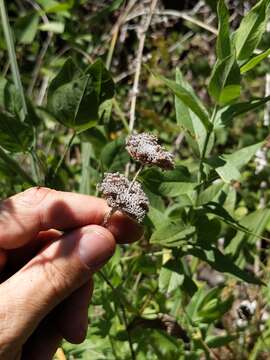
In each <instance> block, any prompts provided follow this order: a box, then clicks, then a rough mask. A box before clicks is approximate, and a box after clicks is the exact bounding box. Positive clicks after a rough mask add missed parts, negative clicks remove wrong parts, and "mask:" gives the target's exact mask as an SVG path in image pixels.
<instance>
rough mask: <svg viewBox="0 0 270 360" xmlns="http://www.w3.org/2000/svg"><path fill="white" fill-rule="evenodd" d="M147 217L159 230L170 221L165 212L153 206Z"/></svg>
mask: <svg viewBox="0 0 270 360" xmlns="http://www.w3.org/2000/svg"><path fill="white" fill-rule="evenodd" d="M147 216H148V218H149V219H150V221H151V222H152V224H153V225H154V227H155V228H156V229H159V228H160V227H162V226H163V225H164V224H165V223H167V222H168V221H169V218H168V216H167V215H166V214H165V213H164V212H162V211H160V210H158V209H156V208H154V207H152V206H150V208H149V211H148V213H147Z"/></svg>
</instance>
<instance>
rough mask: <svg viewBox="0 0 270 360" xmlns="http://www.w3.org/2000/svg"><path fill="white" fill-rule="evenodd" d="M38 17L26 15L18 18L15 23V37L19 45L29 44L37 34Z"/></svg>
mask: <svg viewBox="0 0 270 360" xmlns="http://www.w3.org/2000/svg"><path fill="white" fill-rule="evenodd" d="M38 23H39V15H38V14H37V13H33V12H31V13H28V14H27V15H25V16H23V17H20V18H19V19H18V20H17V21H16V23H15V35H16V38H17V39H18V41H19V43H21V44H31V43H32V42H33V40H34V38H35V36H36V34H37V31H38Z"/></svg>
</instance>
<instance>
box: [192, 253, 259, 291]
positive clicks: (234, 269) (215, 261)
mask: <svg viewBox="0 0 270 360" xmlns="http://www.w3.org/2000/svg"><path fill="white" fill-rule="evenodd" d="M188 253H189V254H191V255H193V256H196V257H197V258H199V259H201V260H203V261H205V262H207V263H208V264H209V265H211V266H212V267H213V268H214V269H215V270H217V271H220V272H222V273H228V274H231V275H233V276H235V277H237V278H239V279H241V280H243V281H246V282H248V283H251V284H258V285H261V284H262V281H261V280H260V279H259V278H257V277H256V276H255V275H254V274H252V273H250V272H248V271H245V270H242V269H240V268H239V267H238V266H237V265H236V264H235V263H234V262H233V260H232V259H231V258H230V257H229V256H228V255H226V254H225V255H224V254H222V252H221V251H220V250H218V249H217V248H214V247H213V248H212V249H211V250H204V249H201V248H196V247H194V248H191V249H189V251H188Z"/></svg>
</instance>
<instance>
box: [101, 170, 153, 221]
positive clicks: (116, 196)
mask: <svg viewBox="0 0 270 360" xmlns="http://www.w3.org/2000/svg"><path fill="white" fill-rule="evenodd" d="M98 189H99V191H100V192H101V193H102V195H103V197H104V198H105V199H106V200H107V203H108V205H109V206H110V207H111V208H112V209H113V210H120V211H123V212H124V213H126V214H127V215H129V216H130V217H132V218H134V219H136V220H137V221H138V222H142V221H143V218H144V216H145V214H146V213H147V211H148V209H149V201H148V198H147V196H146V195H145V193H144V191H143V189H142V187H141V184H140V183H138V182H137V181H135V182H134V183H132V182H130V181H129V180H128V179H127V178H126V177H125V176H124V175H122V174H119V173H118V172H117V173H105V177H104V179H103V181H102V182H101V184H99V185H98Z"/></svg>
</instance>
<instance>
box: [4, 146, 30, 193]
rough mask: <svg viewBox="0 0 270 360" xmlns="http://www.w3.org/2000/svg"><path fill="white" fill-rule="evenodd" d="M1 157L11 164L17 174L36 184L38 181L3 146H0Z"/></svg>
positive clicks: (8, 164)
mask: <svg viewBox="0 0 270 360" xmlns="http://www.w3.org/2000/svg"><path fill="white" fill-rule="evenodd" d="M0 158H1V159H2V160H3V161H4V162H5V163H6V164H7V166H9V167H10V168H11V169H12V170H14V171H15V172H16V173H17V174H19V175H20V176H21V178H22V179H24V180H25V181H27V182H28V183H29V184H31V185H33V186H36V185H37V184H36V182H35V180H34V179H32V178H31V176H30V175H28V174H27V172H26V171H25V170H24V169H23V168H21V167H20V165H19V164H18V163H17V161H15V160H14V159H13V158H12V157H11V156H10V155H8V154H7V153H6V152H5V151H4V150H3V149H2V148H1V147H0Z"/></svg>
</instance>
